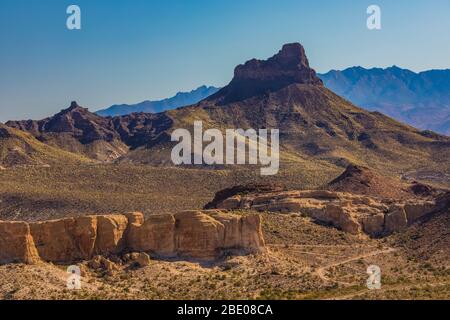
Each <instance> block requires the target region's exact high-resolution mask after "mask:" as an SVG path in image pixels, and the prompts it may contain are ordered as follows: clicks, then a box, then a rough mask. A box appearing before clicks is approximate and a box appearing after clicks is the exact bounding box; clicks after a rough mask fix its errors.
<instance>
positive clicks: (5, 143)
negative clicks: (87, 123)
mask: <svg viewBox="0 0 450 320" xmlns="http://www.w3.org/2000/svg"><path fill="white" fill-rule="evenodd" d="M88 162H90V160H89V159H88V158H85V157H83V156H81V155H76V154H73V153H70V152H66V151H63V150H61V149H59V148H55V147H52V146H49V145H46V144H44V143H42V142H40V141H38V140H37V139H36V138H35V137H33V136H32V135H31V134H29V133H27V132H23V131H21V130H17V129H14V128H11V127H8V126H5V125H3V124H1V123H0V165H2V166H16V165H47V164H53V163H72V164H74V163H88Z"/></svg>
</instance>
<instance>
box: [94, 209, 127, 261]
mask: <svg viewBox="0 0 450 320" xmlns="http://www.w3.org/2000/svg"><path fill="white" fill-rule="evenodd" d="M96 219H97V239H96V241H95V249H94V251H95V253H96V254H116V253H119V252H121V251H123V249H124V248H125V246H126V239H125V238H124V233H125V231H126V229H127V226H128V218H127V217H126V216H124V215H109V216H98V217H96Z"/></svg>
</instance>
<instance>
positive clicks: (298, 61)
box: [233, 43, 322, 85]
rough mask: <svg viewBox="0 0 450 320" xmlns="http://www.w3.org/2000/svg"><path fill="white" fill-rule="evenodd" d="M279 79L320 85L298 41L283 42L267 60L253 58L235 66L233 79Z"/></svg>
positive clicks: (320, 82)
mask: <svg viewBox="0 0 450 320" xmlns="http://www.w3.org/2000/svg"><path fill="white" fill-rule="evenodd" d="M249 79H250V80H252V79H253V80H259V81H280V82H287V83H289V84H290V83H303V84H315V85H321V84H322V81H321V80H320V79H319V78H318V77H317V76H316V73H315V71H314V70H312V69H311V68H310V67H309V62H308V58H307V57H306V53H305V49H304V48H303V46H302V45H301V44H299V43H291V44H285V45H284V46H283V48H282V49H281V50H280V51H279V52H278V53H277V54H276V55H274V56H273V57H272V58H269V59H268V60H257V59H253V60H250V61H248V62H246V63H245V64H244V65H239V66H237V67H236V69H235V72H234V79H233V80H249Z"/></svg>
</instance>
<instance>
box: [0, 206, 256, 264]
mask: <svg viewBox="0 0 450 320" xmlns="http://www.w3.org/2000/svg"><path fill="white" fill-rule="evenodd" d="M263 251H265V243H264V239H263V236H262V231H261V219H260V217H259V215H247V216H238V215H233V214H229V213H224V212H222V211H220V210H204V211H184V212H180V213H177V214H164V215H152V216H150V217H149V218H148V219H147V220H144V216H143V214H142V213H139V212H133V213H127V214H124V215H122V214H115V215H104V216H83V217H78V218H66V219H60V220H52V221H42V222H33V223H27V222H15V221H12V222H6V221H0V263H2V264H5V263H28V264H32V263H37V262H39V261H46V262H54V263H71V262H75V261H82V260H90V259H92V258H93V257H94V256H96V255H103V256H109V255H121V254H125V253H127V252H147V253H150V254H151V255H153V256H156V257H161V258H171V257H185V258H194V259H199V260H211V259H215V258H217V257H219V256H220V255H222V254H224V253H238V254H248V253H258V252H263Z"/></svg>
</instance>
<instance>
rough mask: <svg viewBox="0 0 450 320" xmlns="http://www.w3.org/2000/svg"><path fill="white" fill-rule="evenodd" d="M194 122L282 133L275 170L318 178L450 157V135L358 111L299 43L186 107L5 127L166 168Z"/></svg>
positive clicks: (97, 155)
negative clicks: (291, 169)
mask: <svg viewBox="0 0 450 320" xmlns="http://www.w3.org/2000/svg"><path fill="white" fill-rule="evenodd" d="M204 90H206V87H205V88H204ZM204 90H200V91H204ZM367 91H368V92H370V90H367ZM183 104H189V102H188V101H184V102H183ZM172 106H173V105H172ZM129 111H130V110H126V112H129ZM195 120H201V121H203V122H204V123H205V126H206V125H207V126H208V127H209V128H220V129H223V130H224V129H225V128H243V129H248V128H254V129H270V128H277V129H279V130H280V140H281V141H282V144H281V146H280V159H281V160H280V161H281V167H283V166H285V165H287V164H297V165H299V166H300V168H302V170H309V169H311V170H318V171H320V170H325V169H326V168H333V170H337V169H338V167H344V166H347V165H348V164H349V163H355V164H358V165H363V166H367V167H370V168H376V169H380V170H383V171H386V172H388V171H389V172H402V173H403V172H404V171H405V170H412V169H413V168H415V167H420V166H423V165H425V164H426V165H427V166H428V167H429V168H434V167H436V168H439V169H440V170H447V169H446V168H448V165H449V159H450V137H445V136H441V135H438V134H434V133H431V132H428V131H420V130H417V129H415V128H412V127H411V126H407V125H404V124H401V123H399V122H397V121H395V120H393V119H391V118H389V117H387V116H385V115H383V114H382V113H380V112H369V111H367V110H364V109H361V108H359V107H357V106H355V105H353V104H352V103H350V102H349V101H347V100H345V99H343V98H341V97H340V96H339V95H337V94H335V93H334V92H332V91H331V90H329V89H328V88H326V87H325V86H324V85H323V82H322V80H321V79H319V78H318V77H317V75H316V73H315V71H314V70H313V69H312V68H311V67H310V66H309V63H308V59H307V57H306V53H305V50H304V48H303V47H302V46H301V45H300V44H299V43H292V44H287V45H284V46H283V48H282V49H281V50H280V51H279V52H278V53H277V54H275V55H274V56H273V57H271V58H269V59H267V60H256V59H252V60H250V61H247V62H246V63H245V64H242V65H239V66H237V67H236V68H235V71H234V77H233V79H232V81H231V82H230V83H229V84H228V85H227V86H225V87H223V88H222V89H220V90H219V91H217V92H216V93H214V94H213V95H210V96H209V97H207V98H206V99H203V100H202V101H200V102H198V103H196V104H193V105H190V106H187V107H184V108H178V109H176V110H170V111H163V112H160V113H148V112H147V113H144V112H140V113H132V114H129V115H122V116H114V117H102V116H100V115H98V114H94V113H91V112H89V110H88V109H86V108H83V107H81V106H79V105H78V104H77V103H76V102H73V103H72V104H71V105H70V107H69V108H67V109H65V110H62V111H61V112H59V113H58V114H56V115H54V116H51V117H48V118H45V119H42V120H37V121H33V120H25V121H9V122H7V123H6V125H7V126H9V127H10V128H13V129H19V130H22V131H26V132H28V134H29V135H27V136H29V137H30V136H33V138H34V139H35V140H38V141H39V142H41V143H44V144H46V145H47V146H51V147H53V148H58V149H61V150H64V151H69V152H71V153H75V154H77V155H79V156H80V157H85V158H89V159H90V160H91V161H92V160H100V161H105V162H111V161H114V162H125V163H140V164H152V165H173V163H172V161H171V150H172V147H173V146H174V145H175V142H173V141H171V133H172V132H173V130H175V129H177V128H184V129H188V130H190V131H193V122H194V121H195ZM16 132H18V131H17V130H16ZM6 139H7V140H8V141H9V138H6ZM8 141H6V140H5V145H6V142H8ZM16 144H17V143H16ZM16 144H15V145H16ZM10 149H11V148H8V149H7V150H8V151H9V150H10ZM22 149H23V150H24V152H25V151H27V150H28V149H24V148H22ZM32 154H33V152H30V155H29V157H31V155H32ZM11 164H12V161H9V162H8V165H11Z"/></svg>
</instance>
